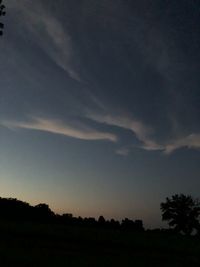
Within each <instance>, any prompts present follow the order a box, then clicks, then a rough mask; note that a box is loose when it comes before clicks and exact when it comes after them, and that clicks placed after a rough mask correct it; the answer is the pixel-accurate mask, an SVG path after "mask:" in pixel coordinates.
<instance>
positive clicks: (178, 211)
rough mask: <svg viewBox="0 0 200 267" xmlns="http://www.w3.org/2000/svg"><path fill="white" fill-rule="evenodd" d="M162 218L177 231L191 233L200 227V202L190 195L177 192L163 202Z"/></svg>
mask: <svg viewBox="0 0 200 267" xmlns="http://www.w3.org/2000/svg"><path fill="white" fill-rule="evenodd" d="M161 210H162V219H163V220H164V221H168V224H169V226H170V227H173V228H174V230H176V231H177V232H182V233H184V234H191V233H192V231H193V230H194V229H196V230H198V229H199V215H200V202H199V201H198V200H195V199H193V198H192V197H191V196H190V195H184V194H179V195H178V194H176V195H173V196H172V197H171V198H166V202H164V203H161Z"/></svg>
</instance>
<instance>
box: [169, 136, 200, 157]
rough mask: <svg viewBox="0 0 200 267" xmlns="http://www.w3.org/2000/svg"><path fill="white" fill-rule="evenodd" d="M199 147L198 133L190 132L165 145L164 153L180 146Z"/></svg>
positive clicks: (199, 138) (199, 137)
mask: <svg viewBox="0 0 200 267" xmlns="http://www.w3.org/2000/svg"><path fill="white" fill-rule="evenodd" d="M184 147H185V148H189V149H200V134H190V135H188V136H186V137H183V138H179V139H176V140H174V141H173V142H171V143H169V144H167V145H165V150H164V151H165V153H166V154H170V153H172V152H173V151H175V150H177V149H180V148H184Z"/></svg>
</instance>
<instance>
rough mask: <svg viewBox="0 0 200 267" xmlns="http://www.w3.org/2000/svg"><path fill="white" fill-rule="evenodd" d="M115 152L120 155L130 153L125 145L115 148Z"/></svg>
mask: <svg viewBox="0 0 200 267" xmlns="http://www.w3.org/2000/svg"><path fill="white" fill-rule="evenodd" d="M115 152H116V154H118V155H120V156H128V155H129V153H130V149H129V148H126V147H122V148H119V149H117V150H116V151H115Z"/></svg>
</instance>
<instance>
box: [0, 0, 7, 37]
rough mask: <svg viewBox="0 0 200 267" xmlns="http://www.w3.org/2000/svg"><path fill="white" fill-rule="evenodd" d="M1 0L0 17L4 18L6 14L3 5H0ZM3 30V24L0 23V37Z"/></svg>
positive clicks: (1, 0) (0, 0)
mask: <svg viewBox="0 0 200 267" xmlns="http://www.w3.org/2000/svg"><path fill="white" fill-rule="evenodd" d="M2 2H3V0H0V17H1V16H5V14H6V12H5V5H4V4H2ZM3 28H4V24H3V23H2V22H0V35H3Z"/></svg>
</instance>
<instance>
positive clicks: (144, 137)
mask: <svg viewBox="0 0 200 267" xmlns="http://www.w3.org/2000/svg"><path fill="white" fill-rule="evenodd" d="M87 117H88V118H90V119H92V120H94V121H97V122H100V123H104V124H107V125H111V126H117V127H120V128H124V129H127V130H130V131H132V132H133V133H134V134H135V136H136V138H137V139H138V140H139V141H141V142H142V145H141V147H142V148H143V149H145V150H162V149H163V146H161V145H159V144H157V143H156V142H154V141H153V140H152V139H151V138H150V135H151V134H152V133H153V129H152V128H151V127H148V126H146V125H145V124H144V123H142V122H140V121H139V120H136V119H133V118H130V117H128V116H124V115H107V114H106V115H102V114H93V113H91V112H90V113H88V114H87Z"/></svg>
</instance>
